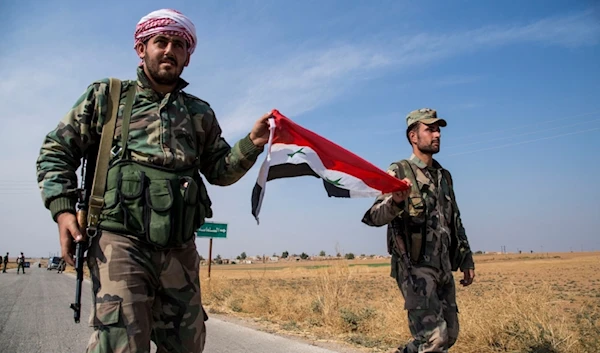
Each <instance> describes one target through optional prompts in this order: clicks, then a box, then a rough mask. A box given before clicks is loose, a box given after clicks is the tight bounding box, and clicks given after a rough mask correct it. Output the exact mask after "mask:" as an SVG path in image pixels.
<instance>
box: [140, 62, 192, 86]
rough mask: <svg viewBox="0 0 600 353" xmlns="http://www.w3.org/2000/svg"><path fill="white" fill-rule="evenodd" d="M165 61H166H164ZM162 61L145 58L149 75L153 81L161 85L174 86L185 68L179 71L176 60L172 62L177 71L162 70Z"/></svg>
mask: <svg viewBox="0 0 600 353" xmlns="http://www.w3.org/2000/svg"><path fill="white" fill-rule="evenodd" d="M162 61H164V60H162ZM160 64H161V60H151V59H147V58H144V65H146V68H147V70H148V75H150V77H151V78H152V80H153V81H154V82H156V83H158V84H159V85H174V84H175V83H177V81H178V80H179V76H180V75H181V72H182V71H183V68H181V69H177V64H176V63H175V59H173V62H171V65H173V67H174V68H175V71H172V70H170V71H166V70H161V69H160Z"/></svg>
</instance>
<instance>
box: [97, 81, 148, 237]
mask: <svg viewBox="0 0 600 353" xmlns="http://www.w3.org/2000/svg"><path fill="white" fill-rule="evenodd" d="M109 82H110V83H109V91H110V95H109V99H108V108H107V113H109V114H107V116H106V118H107V120H106V121H105V123H104V126H103V128H102V134H101V137H100V147H99V149H98V157H97V161H96V170H95V172H94V182H93V183H92V192H91V195H90V201H89V211H88V229H87V233H88V235H89V236H90V237H93V236H95V235H96V229H97V226H98V222H99V220H100V213H101V211H102V208H103V207H104V189H105V187H106V177H107V175H108V162H109V160H110V150H111V148H112V141H113V138H114V134H115V126H116V121H117V115H118V112H119V101H120V98H121V81H120V80H118V79H116V78H110V81H109ZM135 88H136V85H135V84H132V85H131V86H130V89H129V91H128V92H127V102H126V104H125V108H124V113H128V114H130V112H131V108H132V106H133V97H134V96H135ZM127 125H129V124H127Z"/></svg>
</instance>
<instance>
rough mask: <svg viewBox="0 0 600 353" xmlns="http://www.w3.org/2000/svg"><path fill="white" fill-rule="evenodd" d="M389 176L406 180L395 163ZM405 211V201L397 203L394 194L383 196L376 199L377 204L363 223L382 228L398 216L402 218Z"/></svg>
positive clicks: (389, 169) (367, 213)
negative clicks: (393, 197)
mask: <svg viewBox="0 0 600 353" xmlns="http://www.w3.org/2000/svg"><path fill="white" fill-rule="evenodd" d="M387 172H388V174H391V175H393V176H395V177H396V178H398V179H404V172H403V170H402V168H399V167H398V165H396V164H395V163H394V164H392V165H390V166H389V168H388V170H387ZM403 211H404V201H403V202H401V203H399V204H398V203H396V202H395V201H394V199H392V194H383V195H381V196H379V197H377V198H376V199H375V202H374V203H373V205H372V206H371V208H369V209H368V210H367V211H366V212H365V214H364V216H363V218H362V222H363V223H364V224H366V225H368V226H371V227H381V226H384V225H386V224H388V223H390V222H391V221H392V220H393V219H394V218H395V217H396V216H399V217H402V214H403Z"/></svg>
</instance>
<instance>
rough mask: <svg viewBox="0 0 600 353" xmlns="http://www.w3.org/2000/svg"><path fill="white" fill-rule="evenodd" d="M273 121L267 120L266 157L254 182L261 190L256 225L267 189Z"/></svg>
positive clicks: (273, 131) (272, 119) (273, 130)
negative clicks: (267, 140) (267, 139)
mask: <svg viewBox="0 0 600 353" xmlns="http://www.w3.org/2000/svg"><path fill="white" fill-rule="evenodd" d="M275 127H276V125H275V119H274V118H270V119H269V142H268V144H267V146H268V147H267V156H266V158H265V160H264V162H263V163H262V165H261V166H260V170H259V172H258V178H257V180H256V183H257V184H258V185H260V187H261V190H260V196H259V197H258V205H257V206H256V215H257V217H256V223H257V224H258V223H259V221H258V214H259V213H260V207H261V206H262V200H263V197H264V196H265V189H266V188H267V185H266V184H267V177H268V174H269V167H270V163H271V148H272V147H273V143H272V141H273V135H274V134H275Z"/></svg>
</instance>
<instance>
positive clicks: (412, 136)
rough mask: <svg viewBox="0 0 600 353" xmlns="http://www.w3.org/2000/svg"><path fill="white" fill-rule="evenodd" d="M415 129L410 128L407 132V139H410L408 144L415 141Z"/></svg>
mask: <svg viewBox="0 0 600 353" xmlns="http://www.w3.org/2000/svg"><path fill="white" fill-rule="evenodd" d="M417 133H418V132H417V130H411V131H409V132H408V139H409V140H410V144H411V145H412V144H413V143H417Z"/></svg>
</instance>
